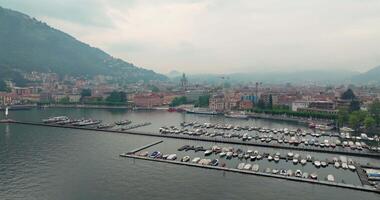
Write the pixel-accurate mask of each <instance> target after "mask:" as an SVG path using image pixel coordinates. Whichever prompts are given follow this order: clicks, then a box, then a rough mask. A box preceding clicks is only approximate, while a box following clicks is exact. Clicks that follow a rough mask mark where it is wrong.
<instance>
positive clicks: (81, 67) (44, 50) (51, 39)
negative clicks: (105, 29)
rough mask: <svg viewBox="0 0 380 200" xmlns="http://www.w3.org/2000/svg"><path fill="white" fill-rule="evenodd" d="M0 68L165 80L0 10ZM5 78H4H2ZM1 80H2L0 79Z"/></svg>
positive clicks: (32, 20) (15, 13)
mask: <svg viewBox="0 0 380 200" xmlns="http://www.w3.org/2000/svg"><path fill="white" fill-rule="evenodd" d="M0 46H1V48H0V66H2V67H8V68H12V69H13V70H16V71H17V70H19V71H24V72H30V71H39V72H49V71H50V72H55V73H58V74H59V75H73V76H94V75H110V76H115V79H116V80H122V79H126V82H135V81H139V80H144V81H149V80H167V77H166V76H164V75H162V74H158V73H155V72H154V71H152V70H147V69H144V68H140V67H136V66H135V65H133V64H132V63H128V62H125V61H124V60H122V59H119V58H114V57H112V56H111V55H109V54H108V53H106V52H104V51H102V50H101V49H99V48H96V47H92V46H90V45H88V44H86V43H84V42H81V41H79V40H77V39H76V38H75V37H73V36H71V35H69V34H67V33H65V32H63V31H60V30H58V29H55V28H53V27H50V26H49V25H48V24H46V23H44V22H41V21H38V20H36V19H35V18H33V17H30V16H28V15H26V14H23V13H21V12H18V11H14V10H11V9H6V8H2V7H0ZM3 78H4V77H3ZM0 79H1V77H0Z"/></svg>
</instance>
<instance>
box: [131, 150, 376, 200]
mask: <svg viewBox="0 0 380 200" xmlns="http://www.w3.org/2000/svg"><path fill="white" fill-rule="evenodd" d="M123 157H127V158H135V159H141V160H147V161H155V162H162V163H169V164H176V165H184V166H189V167H198V168H204V169H214V170H221V171H227V172H235V173H241V174H249V175H256V176H264V177H272V178H279V179H285V180H290V181H295V182H306V183H310V184H319V185H326V186H333V187H339V188H346V189H354V190H360V191H365V192H375V193H378V194H380V190H379V189H377V188H375V187H372V186H356V185H350V184H344V183H336V182H328V181H321V180H312V179H305V178H298V177H291V176H282V175H278V174H269V173H263V172H255V171H252V170H240V169H234V168H227V167H219V166H210V165H200V164H197V163H190V162H180V161H173V160H163V159H154V158H149V157H142V156H137V155H133V154H124V155H123Z"/></svg>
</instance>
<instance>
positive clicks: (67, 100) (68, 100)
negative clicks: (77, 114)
mask: <svg viewBox="0 0 380 200" xmlns="http://www.w3.org/2000/svg"><path fill="white" fill-rule="evenodd" d="M58 103H61V104H67V103H70V98H69V97H63V98H61V99H60V100H59V101H58Z"/></svg>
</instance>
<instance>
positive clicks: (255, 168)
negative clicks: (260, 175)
mask: <svg viewBox="0 0 380 200" xmlns="http://www.w3.org/2000/svg"><path fill="white" fill-rule="evenodd" d="M259 168H260V166H259V165H258V164H254V165H253V166H252V171H255V172H258V171H259Z"/></svg>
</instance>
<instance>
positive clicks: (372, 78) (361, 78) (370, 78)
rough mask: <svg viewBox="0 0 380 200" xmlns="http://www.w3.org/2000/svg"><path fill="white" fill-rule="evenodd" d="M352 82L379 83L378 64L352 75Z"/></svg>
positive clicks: (379, 70) (379, 69) (379, 67)
mask: <svg viewBox="0 0 380 200" xmlns="http://www.w3.org/2000/svg"><path fill="white" fill-rule="evenodd" d="M352 81H353V82H354V83H361V84H379V83H380V66H377V67H374V68H372V69H370V70H368V71H367V72H365V73H362V74H358V75H356V76H353V77H352Z"/></svg>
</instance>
